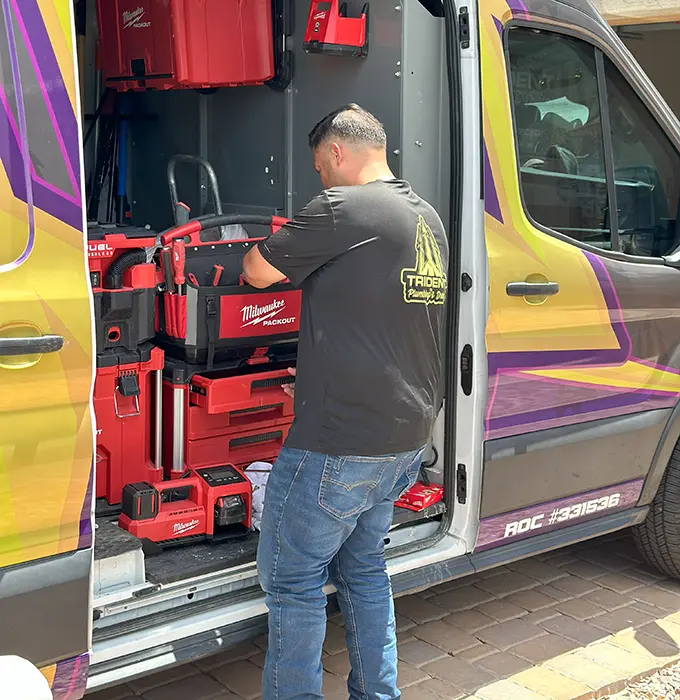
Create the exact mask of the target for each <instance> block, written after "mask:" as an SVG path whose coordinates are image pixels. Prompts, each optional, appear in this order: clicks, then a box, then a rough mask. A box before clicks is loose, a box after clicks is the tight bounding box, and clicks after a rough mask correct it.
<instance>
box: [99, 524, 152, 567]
mask: <svg viewBox="0 0 680 700" xmlns="http://www.w3.org/2000/svg"><path fill="white" fill-rule="evenodd" d="M95 523H96V528H95V531H94V558H95V561H100V560H101V559H108V558H109V557H117V556H119V555H120V554H126V553H127V552H134V551H135V550H137V549H141V548H142V542H141V540H138V539H137V538H136V537H135V536H134V535H131V534H130V533H129V532H126V531H125V530H121V529H120V528H119V527H118V523H117V522H116V521H110V520H107V519H106V518H102V519H97V520H96V521H95Z"/></svg>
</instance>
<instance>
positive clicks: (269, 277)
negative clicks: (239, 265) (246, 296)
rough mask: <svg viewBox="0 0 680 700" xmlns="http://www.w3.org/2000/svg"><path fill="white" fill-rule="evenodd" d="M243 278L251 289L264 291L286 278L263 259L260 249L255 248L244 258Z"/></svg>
mask: <svg viewBox="0 0 680 700" xmlns="http://www.w3.org/2000/svg"><path fill="white" fill-rule="evenodd" d="M243 278H244V279H245V281H246V282H247V283H248V284H249V285H250V286H251V287H257V288H258V289H264V288H265V287H270V286H271V285H272V284H276V282H281V280H284V279H285V278H286V276H285V275H284V274H283V273H281V272H279V271H278V270H277V269H276V268H275V267H274V266H273V265H270V264H269V263H268V262H267V261H266V260H265V259H264V258H263V257H262V253H260V250H259V248H258V247H257V246H255V247H254V248H251V249H250V250H249V251H248V252H247V253H246V255H245V257H244V258H243Z"/></svg>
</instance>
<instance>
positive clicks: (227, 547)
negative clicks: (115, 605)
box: [145, 532, 259, 583]
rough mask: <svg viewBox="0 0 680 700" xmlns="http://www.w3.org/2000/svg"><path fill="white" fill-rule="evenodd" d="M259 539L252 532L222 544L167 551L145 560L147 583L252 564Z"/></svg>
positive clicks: (170, 580)
mask: <svg viewBox="0 0 680 700" xmlns="http://www.w3.org/2000/svg"><path fill="white" fill-rule="evenodd" d="M258 537H259V536H258V534H257V533H255V532H252V533H250V534H249V535H247V536H246V537H245V538H244V539H240V540H235V541H230V542H223V543H221V544H210V543H209V542H203V543H201V544H193V545H191V546H187V547H172V548H170V549H166V550H164V551H163V552H160V553H159V554H155V555H154V556H151V557H147V558H146V560H145V565H146V578H147V581H149V582H150V583H174V582H176V581H184V580H186V579H189V578H193V577H194V576H201V575H202V574H211V573H214V572H215V571H222V570H226V569H231V568H233V567H235V566H242V565H243V564H249V563H251V562H254V561H255V557H256V554H257V541H258Z"/></svg>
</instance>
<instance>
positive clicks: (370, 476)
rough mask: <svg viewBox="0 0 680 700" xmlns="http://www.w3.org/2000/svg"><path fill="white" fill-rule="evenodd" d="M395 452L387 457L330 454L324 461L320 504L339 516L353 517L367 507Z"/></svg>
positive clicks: (394, 457)
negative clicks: (334, 455)
mask: <svg viewBox="0 0 680 700" xmlns="http://www.w3.org/2000/svg"><path fill="white" fill-rule="evenodd" d="M395 459H396V455H387V456H384V457H331V456H327V457H326V459H325V462H324V468H323V474H322V476H321V485H320V486H319V505H320V506H321V508H323V509H324V510H325V511H327V512H328V513H330V514H331V515H334V516H335V517H336V518H341V519H344V518H350V517H352V516H354V515H357V514H358V513H361V511H362V510H363V509H364V508H366V505H367V504H368V501H369V498H370V496H371V493H372V492H373V491H374V490H375V489H376V488H377V487H378V486H380V484H381V482H382V479H383V476H384V475H385V472H386V471H387V470H388V469H389V468H390V467H391V466H392V464H393V463H394V461H395Z"/></svg>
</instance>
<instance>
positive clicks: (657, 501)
mask: <svg viewBox="0 0 680 700" xmlns="http://www.w3.org/2000/svg"><path fill="white" fill-rule="evenodd" d="M632 530H633V539H634V541H635V544H636V545H637V548H638V549H639V551H640V553H641V554H642V556H643V558H644V559H645V561H646V562H647V563H648V564H650V565H651V566H653V567H655V568H656V569H659V570H660V571H662V572H663V573H665V574H668V575H669V576H672V577H673V578H677V579H680V441H679V442H678V443H676V445H675V447H674V449H673V453H672V454H671V457H670V460H669V461H668V465H667V467H666V469H665V471H664V473H663V476H662V477H661V482H660V484H659V488H658V489H657V491H656V494H655V496H654V498H653V499H652V502H651V504H650V506H649V513H648V514H647V517H646V518H645V520H644V521H643V522H642V523H640V525H635V526H634V527H633V528H632Z"/></svg>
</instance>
